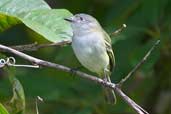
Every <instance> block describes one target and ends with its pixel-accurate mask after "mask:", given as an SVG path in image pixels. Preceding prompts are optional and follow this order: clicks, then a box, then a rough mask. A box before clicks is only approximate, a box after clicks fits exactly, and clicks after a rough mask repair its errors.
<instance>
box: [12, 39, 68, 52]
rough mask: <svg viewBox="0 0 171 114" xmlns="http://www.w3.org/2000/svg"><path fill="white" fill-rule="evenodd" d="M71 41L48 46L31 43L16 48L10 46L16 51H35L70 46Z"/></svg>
mask: <svg viewBox="0 0 171 114" xmlns="http://www.w3.org/2000/svg"><path fill="white" fill-rule="evenodd" d="M70 43H71V41H69V40H66V41H61V42H58V43H48V44H37V43H36V42H35V43H32V44H26V45H18V46H10V47H11V48H13V49H16V50H18V51H37V50H38V49H40V48H46V47H54V46H64V45H67V44H70Z"/></svg>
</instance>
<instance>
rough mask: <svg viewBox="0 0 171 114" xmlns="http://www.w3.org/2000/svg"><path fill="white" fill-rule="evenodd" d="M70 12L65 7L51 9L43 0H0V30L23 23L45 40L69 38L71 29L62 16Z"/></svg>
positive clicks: (68, 14) (69, 14) (54, 40)
mask: <svg viewBox="0 0 171 114" xmlns="http://www.w3.org/2000/svg"><path fill="white" fill-rule="evenodd" d="M71 15H72V14H71V13H70V12H69V11H67V10H65V9H51V8H50V7H49V6H48V5H47V4H46V3H45V2H44V1H43V0H1V1H0V32H1V31H3V30H5V29H7V28H9V27H11V26H13V25H15V24H17V23H23V24H25V25H26V26H27V27H29V28H30V29H32V30H33V31H35V32H36V33H38V34H40V35H42V36H43V37H45V38H46V39H47V40H50V41H52V42H58V41H61V40H70V39H71V36H72V29H71V27H70V25H69V23H67V22H65V21H64V20H63V18H65V17H69V16H71Z"/></svg>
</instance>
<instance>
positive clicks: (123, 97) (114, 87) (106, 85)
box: [0, 45, 148, 114]
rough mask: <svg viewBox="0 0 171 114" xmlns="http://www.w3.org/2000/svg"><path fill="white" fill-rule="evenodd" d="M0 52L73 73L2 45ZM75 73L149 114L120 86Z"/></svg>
mask: <svg viewBox="0 0 171 114" xmlns="http://www.w3.org/2000/svg"><path fill="white" fill-rule="evenodd" d="M0 51H3V52H4V51H5V52H9V53H13V54H15V55H17V56H19V57H21V58H23V59H25V60H28V61H30V62H32V63H34V64H36V65H40V66H44V67H51V68H55V69H58V70H62V71H65V72H68V73H73V71H72V69H71V68H68V67H65V66H62V65H59V64H55V63H52V62H48V61H44V60H41V59H38V58H35V57H32V56H29V55H27V54H24V53H22V52H19V51H17V50H15V49H12V48H10V47H7V46H4V45H0ZM74 73H75V74H76V75H77V76H79V77H81V78H85V79H88V80H90V81H93V82H96V83H98V84H100V85H103V86H105V87H108V88H111V89H113V90H115V91H116V92H117V93H118V95H119V96H120V97H121V98H122V99H123V100H124V101H125V102H126V103H127V104H128V105H129V106H130V107H131V108H132V109H134V110H135V111H136V112H137V113H138V114H148V112H146V111H145V110H144V109H143V108H141V107H140V106H139V105H138V104H136V103H135V102H134V101H133V100H132V99H130V98H129V97H128V96H127V95H126V94H125V93H123V92H122V90H121V89H120V88H119V87H118V86H116V84H114V83H110V82H106V81H104V80H102V79H101V78H98V77H96V76H92V75H89V74H86V73H83V72H80V71H74Z"/></svg>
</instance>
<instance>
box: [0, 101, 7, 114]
mask: <svg viewBox="0 0 171 114" xmlns="http://www.w3.org/2000/svg"><path fill="white" fill-rule="evenodd" d="M0 114H9V113H8V111H7V110H6V108H5V107H4V106H3V105H2V104H1V103H0Z"/></svg>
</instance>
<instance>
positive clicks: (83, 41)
mask: <svg viewBox="0 0 171 114" xmlns="http://www.w3.org/2000/svg"><path fill="white" fill-rule="evenodd" d="M64 20H66V21H68V22H69V23H70V24H71V27H72V30H73V36H72V44H71V45H72V48H73V51H74V53H75V55H76V58H77V59H78V61H79V62H80V63H81V65H82V66H84V67H85V68H86V69H88V70H89V71H91V72H94V73H96V74H97V75H98V76H99V77H100V78H102V79H103V80H104V81H107V82H111V79H110V76H111V73H112V70H113V68H114V67H115V56H114V52H113V50H112V43H111V39H110V36H109V35H108V34H107V32H106V31H105V30H104V29H103V28H102V26H101V25H100V23H99V22H98V21H97V20H96V19H95V18H94V17H93V16H91V15H88V14H85V13H79V14H75V15H73V16H71V17H68V18H64ZM103 89H104V94H105V99H106V101H107V103H109V104H115V103H116V96H115V93H114V91H113V90H111V89H110V88H105V87H103Z"/></svg>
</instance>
